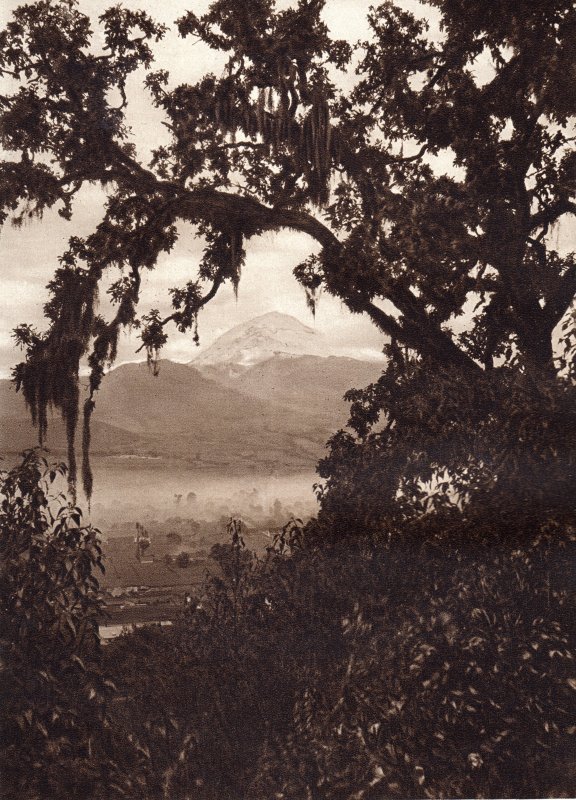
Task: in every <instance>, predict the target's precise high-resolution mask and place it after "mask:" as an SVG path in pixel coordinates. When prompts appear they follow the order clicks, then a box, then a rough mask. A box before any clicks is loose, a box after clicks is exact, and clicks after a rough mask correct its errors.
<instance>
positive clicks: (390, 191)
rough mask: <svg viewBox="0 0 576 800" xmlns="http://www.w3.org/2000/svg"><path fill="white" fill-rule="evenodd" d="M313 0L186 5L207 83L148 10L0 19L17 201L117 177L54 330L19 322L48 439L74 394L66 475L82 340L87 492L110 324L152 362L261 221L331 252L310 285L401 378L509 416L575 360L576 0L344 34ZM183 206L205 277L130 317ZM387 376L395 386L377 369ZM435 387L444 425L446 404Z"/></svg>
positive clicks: (11, 195)
mask: <svg viewBox="0 0 576 800" xmlns="http://www.w3.org/2000/svg"><path fill="white" fill-rule="evenodd" d="M323 6H324V2H323V0H300V1H299V2H298V3H296V4H295V5H294V6H293V7H290V8H288V9H286V10H283V11H278V10H276V8H275V5H274V3H273V2H272V0H258V2H256V3H251V4H250V8H249V9H248V7H246V8H239V7H238V3H236V2H234V0H215V2H212V3H211V5H210V7H209V9H208V11H207V13H206V14H204V15H202V16H198V15H196V14H195V13H194V12H192V11H191V12H189V13H187V14H186V15H184V16H183V17H182V18H181V19H179V20H178V21H177V22H176V25H177V27H178V30H179V32H180V34H181V35H182V36H183V37H192V36H193V37H196V38H199V39H200V40H202V41H203V42H204V43H206V44H207V45H208V46H209V47H211V48H212V49H214V50H217V51H220V52H221V53H223V54H224V55H225V57H226V58H227V66H226V68H225V69H224V71H223V72H222V74H221V75H219V76H216V75H211V74H209V75H206V76H204V77H203V78H202V79H201V80H200V81H199V82H198V83H197V84H194V85H192V84H186V83H185V84H182V85H175V84H174V82H173V81H172V80H171V78H170V75H169V74H167V73H166V72H165V71H156V72H154V71H152V70H151V64H152V59H153V49H154V44H155V43H156V42H159V41H160V40H161V39H162V36H163V34H164V28H163V27H162V26H161V25H157V24H155V23H154V22H153V21H152V20H151V19H150V18H149V16H147V15H146V14H144V13H141V12H133V11H128V10H124V9H122V8H121V7H114V8H111V9H109V10H107V11H105V12H103V13H102V14H101V16H100V18H99V26H100V29H101V33H102V36H103V41H104V49H103V50H102V51H99V50H97V49H96V47H95V45H94V42H93V34H92V31H91V29H90V24H89V20H88V18H87V17H86V15H85V14H83V13H82V11H81V9H80V6H79V5H78V4H77V3H76V2H74V0H67V1H66V2H60V3H52V2H46V1H43V2H38V3H34V4H33V5H29V6H23V7H22V8H20V9H19V10H18V11H17V12H15V14H14V17H13V20H12V21H11V22H9V24H8V26H7V27H6V29H5V30H4V31H3V32H2V34H1V36H0V68H1V69H2V72H3V74H4V75H6V76H8V77H9V78H10V79H11V86H12V87H13V88H12V89H11V90H10V91H9V92H7V93H6V94H4V95H3V96H2V98H1V102H2V122H1V141H2V145H3V146H4V148H6V150H7V151H9V157H8V158H7V159H6V160H5V161H4V162H3V164H2V167H1V172H0V185H1V190H0V197H1V199H2V207H3V209H4V211H3V218H4V219H8V218H12V219H13V221H14V222H16V223H19V222H20V221H22V219H23V218H24V217H25V216H26V215H35V214H42V212H43V211H44V210H45V209H47V208H50V207H56V208H58V210H59V212H60V213H61V214H62V215H63V216H65V217H67V218H72V211H73V203H74V198H75V195H76V194H77V193H78V191H79V190H80V188H81V187H82V186H84V185H85V184H87V183H95V184H98V185H100V186H101V187H103V189H104V191H105V192H106V194H107V197H108V200H107V203H106V208H105V213H104V216H103V219H102V221H101V222H100V224H99V225H98V226H97V228H96V230H95V231H94V232H93V233H92V234H91V235H90V236H88V237H86V238H84V239H80V238H78V237H74V236H72V237H71V239H70V243H69V248H68V250H67V251H66V253H64V254H63V256H62V258H61V264H60V266H59V268H58V269H57V270H56V273H55V277H54V280H53V281H52V282H51V284H50V289H51V293H52V296H51V299H50V301H49V302H48V304H47V306H46V315H47V318H48V328H47V330H46V331H45V332H44V333H38V332H36V331H34V330H32V329H31V328H30V327H29V326H26V325H24V326H22V327H20V328H19V329H18V331H17V338H18V341H19V343H20V344H22V345H23V346H24V348H25V349H26V361H25V362H24V363H23V364H21V365H20V366H19V367H18V368H17V369H16V372H15V379H16V381H17V384H18V385H19V386H21V387H22V388H23V391H24V394H25V397H26V400H27V402H28V404H29V406H30V407H31V409H32V413H33V415H34V417H35V419H36V420H37V421H38V425H39V430H40V434H41V436H42V435H43V433H44V432H45V428H46V419H47V417H46V409H47V407H48V406H49V405H54V406H55V407H56V408H58V409H60V410H61V411H62V413H63V415H64V417H65V419H66V421H67V424H68V438H69V449H70V453H69V460H70V466H71V474H72V478H74V474H75V459H74V447H73V445H74V433H75V429H76V425H77V420H78V416H79V413H80V398H79V389H78V377H77V376H78V367H79V362H80V359H81V358H83V357H84V356H87V357H88V361H89V364H90V368H91V377H90V397H89V398H88V400H87V401H86V403H85V406H84V419H85V426H84V436H83V444H84V453H85V455H84V463H83V477H84V484H85V487H86V490H87V491H88V493H89V492H90V488H91V474H90V467H89V462H88V459H87V456H86V454H87V451H88V447H89V425H88V422H89V418H90V414H91V412H92V409H93V407H94V392H95V391H96V389H97V388H98V386H99V384H100V381H101V379H102V375H103V371H104V368H105V365H106V363H108V362H111V361H113V360H114V357H115V353H116V346H117V340H118V335H119V331H120V329H121V328H122V327H123V326H127V325H138V324H140V326H141V337H142V345H143V347H144V348H145V349H146V352H147V354H148V357H149V359H150V360H151V361H155V359H156V357H157V354H158V351H159V349H160V348H161V347H162V345H163V344H164V343H165V341H166V336H167V333H166V330H165V329H166V328H167V326H168V325H169V324H170V323H172V324H174V325H175V326H177V327H178V328H179V329H180V330H182V331H185V330H188V329H195V327H196V324H197V316H198V312H199V310H200V309H201V308H202V306H203V305H204V304H205V303H206V302H208V301H209V300H210V299H211V298H212V297H214V295H215V294H216V292H217V291H218V289H219V287H220V286H221V285H222V284H223V283H224V282H231V283H232V284H233V285H234V287H237V285H238V282H239V279H240V271H241V265H242V261H243V258H244V254H245V247H246V246H248V245H247V243H248V242H249V241H250V239H251V238H253V237H255V236H258V235H259V234H261V233H262V232H264V231H270V230H280V229H289V230H294V231H300V232H304V233H307V234H308V235H309V236H310V237H311V239H312V240H315V243H316V245H315V247H316V249H318V247H319V248H320V249H319V252H314V254H312V255H311V256H310V258H308V259H306V260H305V261H304V262H303V263H302V264H300V265H298V266H296V268H295V274H296V277H297V279H298V280H299V281H300V283H301V284H302V285H303V287H304V289H305V291H306V293H307V296H308V299H309V301H310V303H311V305H312V306H313V305H314V302H315V298H316V295H317V292H318V289H319V288H320V287H322V288H325V289H326V290H327V291H328V292H330V293H331V294H333V295H334V296H336V297H338V298H340V299H341V300H342V301H343V302H344V303H345V304H346V305H347V306H348V308H350V309H351V310H352V311H354V312H358V313H365V314H368V315H369V316H370V318H371V319H372V320H373V322H374V323H375V325H377V326H378V328H379V329H380V330H381V331H382V333H383V335H384V337H385V338H386V339H388V340H391V341H392V348H393V350H394V353H395V354H396V358H395V361H396V362H398V364H399V365H402V364H404V367H403V368H404V369H405V370H406V371H407V372H408V373H409V374H411V373H412V369H414V370H415V371H416V374H415V375H414V376H412V377H411V378H410V380H411V381H412V382H411V383H408V382H407V384H406V385H407V390H408V388H409V390H410V391H416V390H417V389H418V384H419V381H420V375H422V374H427V375H432V376H436V375H441V380H442V381H443V385H444V387H446V386H450V385H454V386H457V387H461V391H462V393H464V394H466V393H468V394H469V395H470V394H472V393H474V392H476V391H478V392H479V393H480V396H481V398H482V399H483V398H484V393H487V395H489V397H490V402H488V401H487V404H486V405H483V408H485V410H486V415H485V417H484V418H483V422H482V425H483V426H485V425H487V426H489V425H490V421H489V418H488V415H489V414H494V415H495V416H502V415H504V414H508V413H509V409H508V408H506V407H502V405H501V404H502V402H504V401H505V398H506V396H507V393H508V392H509V391H510V386H511V385H512V386H514V387H515V388H514V390H513V391H514V393H515V395H516V396H519V394H521V393H522V392H525V393H527V394H531V393H532V394H533V393H534V391H535V390H534V389H533V386H536V387H538V392H539V393H540V395H542V391H541V388H540V385H541V381H542V380H544V381H549V384H548V386H549V387H553V391H554V392H556V393H561V392H562V386H563V384H562V381H563V380H564V381H566V380H569V379H570V378H571V377H573V375H574V373H573V369H574V367H573V355H574V342H575V332H574V317H573V298H574V292H575V290H576V266H575V264H574V257H573V256H564V255H562V254H560V253H559V252H557V251H556V250H555V249H554V246H553V244H552V239H551V236H550V234H551V232H552V231H553V230H554V228H555V226H557V225H558V224H559V223H560V222H561V221H562V220H563V219H564V218H565V217H566V216H567V215H570V214H573V213H574V211H575V209H576V206H575V202H574V190H575V182H574V181H575V168H576V160H575V157H574V151H573V148H572V146H571V145H572V141H573V139H572V133H573V118H574V111H575V109H574V93H573V91H572V84H573V60H572V59H573V53H574V47H575V42H574V37H575V30H576V24H575V20H574V9H573V6H572V3H570V2H568V0H538V2H534V0H525V1H524V2H520V3H518V2H509V1H508V0H505V1H503V2H499V3H497V4H492V5H491V6H490V9H487V8H486V7H485V5H483V4H479V3H477V2H475V0H457V1H453V0H429V2H428V3H427V5H426V10H427V12H429V14H430V16H431V18H433V19H437V20H438V21H439V25H440V34H438V35H432V34H431V33H430V32H429V30H428V24H427V21H426V19H420V18H419V17H418V16H417V15H416V13H415V12H412V11H407V10H406V9H403V8H401V7H400V6H397V5H395V4H394V3H392V2H385V3H382V4H380V5H378V6H375V7H374V8H373V9H371V10H370V11H369V12H368V19H369V23H370V28H371V36H370V39H369V41H367V42H364V43H360V44H358V45H357V46H355V47H353V46H351V44H350V43H348V42H345V41H333V40H332V39H331V37H330V34H329V31H328V29H327V27H326V25H325V23H324V22H323V20H322V11H323ZM353 58H355V59H356V62H355V63H357V64H358V67H357V72H358V81H357V83H356V85H355V87H354V88H353V89H351V90H350V91H347V92H342V91H340V89H339V88H338V79H337V75H338V70H349V69H350V68H351V65H352V59H353ZM138 69H144V70H145V78H144V81H145V84H146V87H147V88H148V90H149V93H150V102H151V103H152V104H153V105H154V106H155V107H156V108H157V109H158V110H159V111H160V112H161V113H162V114H163V116H164V120H165V122H166V125H167V128H168V131H169V140H168V142H167V143H166V144H163V145H162V146H160V147H158V148H157V149H156V150H155V151H154V154H153V157H152V160H151V162H150V163H149V164H143V163H141V162H140V161H139V160H138V157H137V154H136V150H135V148H134V143H133V141H132V138H131V133H130V131H129V130H128V128H127V125H126V120H125V112H126V107H127V103H128V101H129V98H128V96H127V93H126V82H127V79H128V77H129V76H130V75H131V74H132V73H133V72H135V71H136V70H138ZM437 158H443V159H444V162H445V163H449V164H450V165H451V166H450V167H449V168H448V169H447V174H442V169H438V168H437V167H436V168H434V164H435V163H437ZM182 221H189V222H192V223H194V224H195V225H196V230H197V232H198V235H199V236H202V237H203V239H204V241H205V250H204V256H203V259H202V261H201V263H200V264H199V265H198V270H197V274H196V275H195V276H194V275H191V278H190V281H189V282H188V283H187V284H186V285H185V286H184V287H175V288H174V289H173V290H172V304H173V307H174V310H173V313H171V314H170V315H169V316H168V317H167V318H165V319H162V318H161V316H160V314H159V313H158V311H157V310H152V311H151V312H150V313H148V314H146V315H145V316H143V317H142V321H141V322H140V321H139V320H138V318H137V303H138V295H139V289H140V282H141V275H142V271H143V270H144V269H150V268H153V267H154V266H155V264H156V261H157V259H158V256H159V255H160V254H161V253H162V252H167V251H170V249H171V248H172V246H173V245H174V242H175V241H176V239H177V236H178V224H179V223H181V222H182ZM112 268H119V269H120V271H121V277H120V278H119V279H118V280H116V281H115V282H114V283H113V285H112V286H111V287H110V288H109V292H110V296H111V298H112V300H113V302H114V303H115V304H116V309H117V310H116V314H115V316H114V317H113V319H109V320H104V319H103V318H102V317H101V316H100V315H98V314H97V312H96V310H95V300H96V297H97V294H98V289H99V286H101V285H103V283H104V282H105V280H106V276H107V275H108V274H110V273H111V269H112ZM271 280H273V278H272V277H271ZM472 308H474V311H471V309H472ZM571 309H572V310H571ZM571 314H572V316H571ZM559 326H563V327H562V329H561V330H560V328H559ZM555 331H556V333H555ZM559 331H560V332H559ZM555 339H557V340H559V341H557V342H556V349H554V342H555ZM407 363H408V364H409V365H410V364H414V366H413V367H412V366H409V367H407V366H406V364H407ZM399 368H402V367H401V366H398V365H396V366H394V367H392V369H393V370H395V369H399ZM392 375H393V373H390V374H389V378H391V377H392ZM406 380H407V381H408V379H406ZM516 381H519V382H520V383H519V385H518V386H517V385H516ZM485 387H487V389H486V390H485ZM442 391H445V388H443V389H442ZM544 394H545V392H544ZM380 397H386V400H387V401H390V400H392V399H393V398H391V396H390V394H389V393H388V394H387V390H386V388H385V387H384V389H383V391H380ZM437 401H438V406H439V407H438V414H437V416H438V418H439V419H440V416H441V414H440V412H441V411H443V412H444V418H443V422H442V425H446V424H451V423H452V422H453V419H452V418H451V417H450V415H449V413H451V412H452V407H451V406H450V403H448V407H446V408H445V409H442V408H441V407H440V400H439V397H438V396H437ZM491 402H494V404H495V405H494V406H491V405H490V403H491ZM491 409H492V410H491ZM494 409H495V410H494ZM387 410H389V409H387ZM370 413H371V414H373V413H374V410H372V411H371V412H370ZM458 413H459V415H460V418H462V416H463V414H464V412H463V410H462V409H460V410H459V411H458ZM472 416H473V415H472ZM469 422H470V425H472V424H473V419H472V417H470V419H469ZM392 424H393V425H395V426H397V425H398V423H397V421H394V422H393V423H392ZM418 426H419V427H420V429H423V428H424V427H425V426H423V424H422V420H418V421H417V427H418Z"/></svg>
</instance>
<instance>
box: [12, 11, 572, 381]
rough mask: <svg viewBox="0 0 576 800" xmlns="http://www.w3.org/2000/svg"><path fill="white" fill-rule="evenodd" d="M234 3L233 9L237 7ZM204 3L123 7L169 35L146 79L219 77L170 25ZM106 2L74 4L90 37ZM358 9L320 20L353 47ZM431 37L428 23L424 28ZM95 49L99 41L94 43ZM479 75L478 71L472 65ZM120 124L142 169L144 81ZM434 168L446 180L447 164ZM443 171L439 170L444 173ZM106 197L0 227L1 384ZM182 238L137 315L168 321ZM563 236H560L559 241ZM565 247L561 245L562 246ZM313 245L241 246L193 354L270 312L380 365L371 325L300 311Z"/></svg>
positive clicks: (260, 242)
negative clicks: (57, 273)
mask: <svg viewBox="0 0 576 800" xmlns="http://www.w3.org/2000/svg"><path fill="white" fill-rule="evenodd" d="M241 1H242V0H240V2H241ZM208 3H209V0H170V1H169V2H164V3H158V2H153V1H152V0H123V2H122V4H123V5H124V6H125V7H128V8H133V9H139V8H142V9H144V10H147V11H149V12H150V13H151V15H152V16H153V17H154V18H155V19H156V20H158V21H160V22H164V23H165V24H167V25H169V26H171V30H170V31H169V32H168V34H167V35H166V37H165V39H164V41H163V42H161V43H160V44H159V45H157V46H156V48H155V52H156V53H157V60H156V62H155V64H154V66H153V68H154V69H160V68H164V69H168V70H169V71H170V74H171V82H172V83H174V84H177V83H180V82H184V81H186V82H190V83H192V82H195V81H197V80H198V79H199V78H200V77H201V76H202V75H203V74H205V73H206V72H210V71H213V72H215V73H216V74H218V73H219V72H220V71H221V70H222V67H223V60H222V56H221V54H218V53H213V52H212V51H210V50H209V49H208V48H207V47H206V46H204V45H203V44H202V43H196V44H194V43H193V42H192V41H191V40H190V39H186V40H183V39H181V38H180V37H179V36H178V34H177V31H176V30H175V26H174V24H173V23H174V20H176V19H177V18H178V17H179V16H181V15H182V14H183V13H184V12H185V11H186V10H188V9H192V10H194V11H195V12H196V13H202V12H203V11H205V10H206V8H207V6H208ZM18 4H19V3H18V2H14V0H2V2H0V27H3V26H4V24H5V23H6V21H7V20H8V19H9V17H10V13H11V11H12V9H13V8H14V7H16V6H17V5H18ZM111 4H112V3H111V2H108V0H80V7H81V9H82V10H84V11H85V12H87V13H88V14H89V15H90V17H91V18H92V20H93V27H94V29H95V31H97V27H98V26H97V17H98V15H99V14H100V13H102V11H104V10H105V9H106V8H107V7H108V6H109V5H111ZM289 4H290V2H289V0H279V2H278V6H279V7H280V6H282V5H289ZM369 5H370V4H369V3H368V2H366V1H365V0H328V2H327V4H326V9H325V12H324V18H325V21H326V22H327V24H328V26H329V28H330V30H331V33H332V35H333V36H335V37H338V38H346V39H348V40H349V41H356V40H358V39H364V38H367V37H368V33H369V30H368V26H367V23H366V12H367V10H368V7H369ZM404 5H406V6H411V7H415V6H417V3H416V0H404ZM429 22H430V25H431V29H432V33H433V34H434V28H435V27H436V22H435V20H434V19H431V18H429ZM96 42H97V43H98V34H96ZM480 69H482V65H480ZM339 80H340V82H341V83H342V85H343V86H344V87H346V86H347V85H351V84H352V82H353V81H354V74H353V71H351V72H350V73H348V74H344V75H341V76H340V79H339ZM128 98H129V106H128V113H127V116H128V122H129V124H130V126H131V128H132V132H133V138H132V140H133V142H134V143H135V145H136V147H137V151H138V154H139V156H140V157H141V159H142V160H143V161H144V162H146V161H147V160H148V156H149V154H150V151H151V149H152V148H153V147H156V146H158V144H160V143H161V142H162V140H163V139H165V138H166V136H167V132H166V129H165V128H164V126H163V125H162V124H161V120H162V117H161V115H160V114H159V112H157V111H156V110H155V109H153V108H152V107H151V105H150V102H149V98H148V95H147V93H146V91H145V90H144V89H143V87H142V73H141V72H140V73H136V74H135V75H134V76H132V77H131V79H130V82H129V84H128ZM437 166H439V167H440V169H442V171H448V170H449V162H448V161H447V162H446V164H442V162H441V159H440V163H439V164H437ZM443 167H446V170H444V169H443ZM103 199H104V195H103V193H102V191H101V190H100V189H99V188H98V187H90V186H87V187H85V188H84V189H83V190H82V191H81V193H80V195H79V196H78V197H77V199H76V201H75V207H74V209H75V210H74V215H73V219H72V221H71V222H66V221H65V220H63V219H61V218H60V217H59V216H58V215H57V213H56V212H55V211H54V212H53V211H50V212H47V213H46V214H45V215H44V218H43V219H42V220H33V221H31V222H30V223H28V224H27V225H25V226H24V227H23V228H21V229H19V230H18V229H14V228H12V227H10V225H5V226H4V228H3V229H2V230H0V264H1V269H0V376H2V377H5V376H7V375H9V373H10V369H11V367H12V366H13V365H14V364H15V363H17V362H18V361H19V360H21V354H20V353H19V352H18V351H17V350H16V349H15V347H14V343H13V340H12V330H13V329H14V327H15V326H16V325H18V324H19V323H22V322H29V323H32V324H35V325H37V326H38V327H39V328H40V329H42V327H43V318H42V306H43V303H44V302H45V301H46V299H47V296H48V293H47V291H46V288H45V287H46V284H47V282H48V281H49V280H50V279H51V277H52V275H53V272H54V269H55V267H56V266H57V263H58V261H57V259H58V256H59V255H60V254H61V253H62V252H64V251H65V250H66V244H67V241H68V238H69V237H70V236H71V235H78V236H83V235H87V234H89V233H91V232H92V231H93V230H94V228H95V227H96V225H97V224H98V222H99V221H100V219H101V215H102V203H103ZM179 231H180V238H179V241H178V243H177V245H176V247H175V248H174V249H173V251H172V252H171V253H170V254H168V255H165V256H163V257H161V258H160V259H159V262H158V265H157V268H156V269H155V270H154V271H153V272H150V273H147V274H146V275H145V276H144V280H143V287H142V294H141V304H140V309H141V312H145V311H147V310H149V309H150V308H159V309H160V311H161V312H162V313H169V309H170V298H169V294H168V290H169V289H170V288H171V287H173V286H183V285H184V284H185V283H186V282H187V281H188V280H190V279H191V278H193V277H194V276H195V274H196V267H197V264H198V262H199V258H200V254H201V251H202V246H203V245H202V242H201V240H198V239H196V238H195V236H194V229H193V228H192V227H191V226H190V225H181V226H180V228H179ZM562 235H563V236H564V234H562ZM564 238H565V237H564ZM568 239H569V241H568V242H567V245H570V244H572V245H573V247H575V248H576V241H575V240H576V236H575V235H574V230H572V232H571V233H569V234H568ZM317 247H318V246H317V244H316V243H315V242H314V241H313V240H311V239H309V238H308V237H307V236H305V235H304V234H295V233H293V232H280V233H277V234H271V233H269V234H265V235H264V236H262V237H260V238H258V239H253V240H251V241H250V242H249V243H248V244H247V260H246V265H245V267H244V268H243V273H242V279H241V282H240V289H239V295H238V298H237V299H236V298H235V297H234V294H233V292H232V289H231V287H230V286H225V287H223V288H222V289H221V290H220V292H219V293H218V295H217V296H216V298H215V299H214V300H213V301H211V302H210V303H209V304H208V305H207V306H206V307H205V308H204V309H202V311H201V313H200V318H199V333H200V342H201V348H204V347H207V346H209V345H210V344H211V343H212V342H213V341H214V340H215V339H216V338H217V337H218V336H219V335H221V334H222V333H224V332H225V331H227V330H229V329H230V328H231V327H233V326H234V325H236V324H239V323H242V322H245V321H247V320H249V319H251V318H253V317H256V316H258V315H260V314H264V313H266V312H268V311H280V312H283V313H287V314H292V315H293V316H295V317H296V318H298V319H299V320H300V321H302V322H303V323H305V324H307V325H309V326H311V327H314V328H316V329H317V330H318V331H319V332H320V333H323V334H326V339H327V340H328V341H329V343H330V353H328V354H334V355H348V356H355V357H358V358H378V357H379V355H380V353H381V349H382V345H383V338H382V334H380V333H379V332H378V331H377V330H376V329H375V327H374V326H373V324H372V323H371V322H370V321H369V320H368V319H367V318H366V317H363V316H361V315H352V314H351V313H350V312H349V311H348V310H347V309H346V308H344V307H343V306H342V304H341V303H340V302H339V301H338V300H336V299H335V298H332V297H330V296H328V295H324V296H321V297H320V301H319V303H318V308H317V312H316V316H315V318H314V317H313V316H312V314H311V312H310V311H309V309H308V308H307V306H306V301H305V296H304V291H303V289H302V288H301V287H300V286H299V285H298V284H297V282H296V280H295V279H294V277H293V275H292V270H293V268H294V267H295V266H296V265H297V264H298V263H300V262H301V261H302V260H303V259H304V258H306V257H307V256H308V255H309V254H310V253H312V252H315V251H317ZM138 346H139V342H138V340H137V339H136V337H135V336H134V335H132V336H130V335H128V334H126V335H125V336H123V338H122V341H121V344H120V348H119V358H118V360H119V362H122V361H130V360H134V359H136V358H140V356H136V355H135V351H136V349H137V347H138ZM197 353H198V350H197V348H196V347H195V346H194V344H193V341H192V336H191V334H178V333H177V332H176V331H175V330H173V329H171V330H170V338H169V342H168V344H167V345H166V347H165V349H164V351H163V355H164V356H165V357H166V358H171V359H174V360H177V361H189V360H191V359H192V358H193V357H194V356H195V355H196V354H197Z"/></svg>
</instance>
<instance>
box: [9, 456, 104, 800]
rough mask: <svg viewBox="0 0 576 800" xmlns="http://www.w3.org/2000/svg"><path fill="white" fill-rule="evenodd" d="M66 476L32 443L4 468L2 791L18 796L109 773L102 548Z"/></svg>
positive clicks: (88, 792) (56, 791)
mask: <svg viewBox="0 0 576 800" xmlns="http://www.w3.org/2000/svg"><path fill="white" fill-rule="evenodd" d="M63 474H64V468H63V467H61V466H49V465H48V463H47V462H46V461H45V460H44V459H43V458H42V457H41V456H39V454H38V453H37V452H35V451H30V452H29V453H27V454H26V455H25V458H24V460H23V462H22V464H21V465H19V466H18V467H15V468H14V469H12V470H11V471H9V472H2V474H1V476H0V477H1V490H0V491H1V494H0V496H1V510H0V563H1V566H2V587H1V614H0V639H1V645H2V658H3V668H2V725H1V740H2V789H3V795H4V796H5V797H6V798H14V800H16V799H17V798H20V797H27V798H30V800H33V799H36V798H37V800H42V798H46V797H53V798H64V797H69V796H70V795H71V794H74V793H76V794H79V795H81V796H86V797H88V796H92V793H93V792H94V791H95V789H96V788H97V787H100V788H102V786H103V785H106V784H107V781H108V778H106V777H104V773H103V772H102V770H103V769H104V770H105V769H106V764H108V767H109V766H110V762H109V761H108V755H109V753H107V752H106V733H105V728H104V720H105V718H106V710H105V703H106V702H107V699H108V698H109V696H110V694H111V688H112V687H113V684H111V683H109V682H107V679H106V677H105V676H104V675H103V673H102V670H101V666H100V643H99V639H98V617H99V616H100V615H101V614H102V603H101V601H100V599H99V596H98V581H97V579H96V577H95V574H93V573H95V572H96V571H97V570H98V569H101V568H102V551H101V548H100V542H99V535H98V531H97V530H96V529H94V528H92V527H91V526H84V525H82V520H81V512H80V510H79V509H78V508H75V507H74V506H71V505H69V504H68V503H67V502H66V501H65V498H64V496H63V495H62V494H58V493H57V492H58V479H59V478H60V479H61V477H62V475H63Z"/></svg>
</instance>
